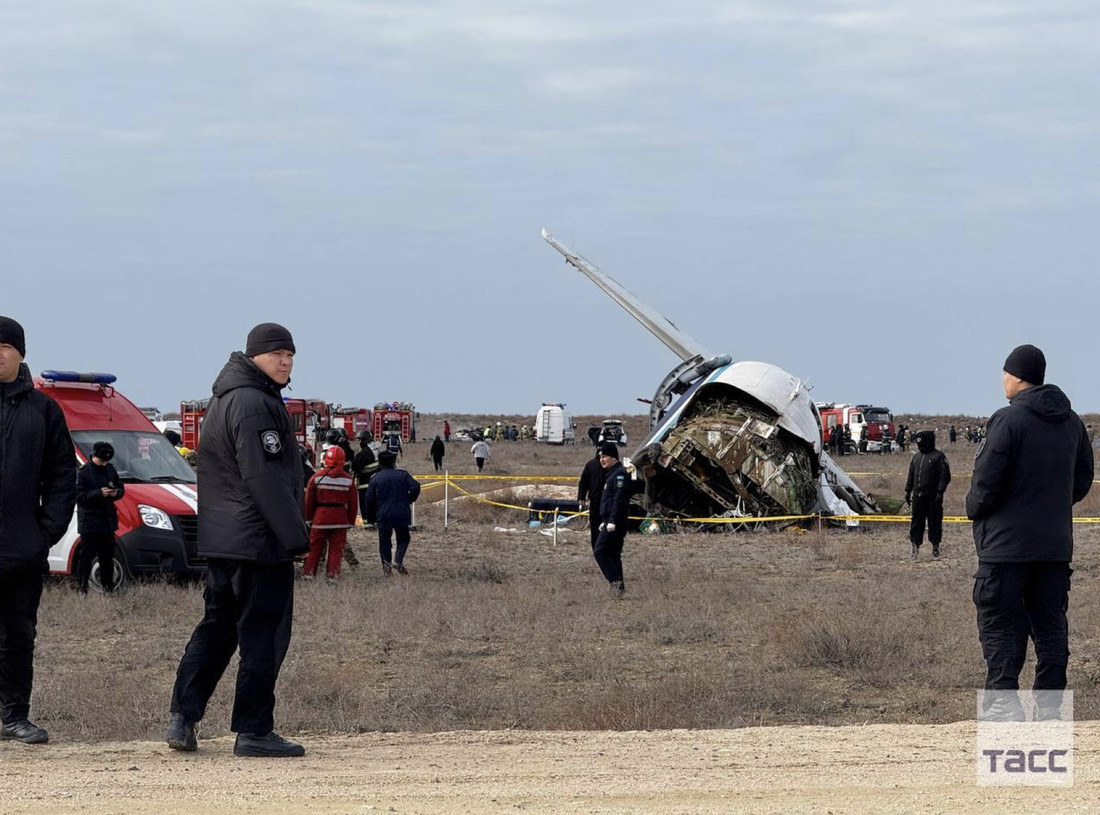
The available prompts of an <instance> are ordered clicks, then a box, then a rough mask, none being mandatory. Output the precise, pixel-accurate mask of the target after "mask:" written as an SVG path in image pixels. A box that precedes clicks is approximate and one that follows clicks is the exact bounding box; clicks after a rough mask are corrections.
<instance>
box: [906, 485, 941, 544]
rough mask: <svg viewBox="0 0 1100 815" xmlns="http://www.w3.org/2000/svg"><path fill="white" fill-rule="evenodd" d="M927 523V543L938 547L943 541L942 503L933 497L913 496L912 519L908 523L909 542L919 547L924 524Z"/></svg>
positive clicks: (922, 538)
mask: <svg viewBox="0 0 1100 815" xmlns="http://www.w3.org/2000/svg"><path fill="white" fill-rule="evenodd" d="M925 521H927V522H928V542H929V543H931V544H932V545H933V546H939V545H940V543H941V542H942V541H943V501H942V500H940V498H939V497H938V496H937V495H935V494H934V493H933V494H932V495H914V496H913V518H912V520H910V521H909V542H910V543H915V544H916V545H917V546H920V545H921V542H922V541H923V540H924V524H925Z"/></svg>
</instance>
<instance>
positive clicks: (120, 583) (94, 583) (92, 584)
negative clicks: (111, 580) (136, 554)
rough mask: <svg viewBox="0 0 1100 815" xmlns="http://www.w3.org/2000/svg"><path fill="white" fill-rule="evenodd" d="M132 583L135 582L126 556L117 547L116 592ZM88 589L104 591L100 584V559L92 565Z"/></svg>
mask: <svg viewBox="0 0 1100 815" xmlns="http://www.w3.org/2000/svg"><path fill="white" fill-rule="evenodd" d="M131 582H133V578H132V577H131V576H130V569H129V568H128V567H127V565H126V556H125V555H124V554H123V553H122V549H121V548H120V547H118V546H115V586H114V587H115V591H118V590H119V589H121V588H124V587H125V586H128V585H130V583H131ZM88 588H89V589H94V590H95V591H98V592H102V591H103V584H102V583H100V582H99V559H98V558H97V559H96V560H95V562H93V563H92V573H91V575H89V577H88Z"/></svg>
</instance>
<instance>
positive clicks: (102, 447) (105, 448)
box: [92, 441, 115, 461]
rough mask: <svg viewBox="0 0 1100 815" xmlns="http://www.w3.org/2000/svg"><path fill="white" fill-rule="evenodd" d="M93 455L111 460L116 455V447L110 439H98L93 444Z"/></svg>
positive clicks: (101, 459) (100, 458) (103, 459)
mask: <svg viewBox="0 0 1100 815" xmlns="http://www.w3.org/2000/svg"><path fill="white" fill-rule="evenodd" d="M92 455H93V456H95V457H96V458H98V459H99V460H100V461H110V460H111V459H113V458H114V457H115V448H114V447H113V446H112V445H111V443H110V442H109V441H97V442H96V443H95V444H93V445H92Z"/></svg>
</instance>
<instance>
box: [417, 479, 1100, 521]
mask: <svg viewBox="0 0 1100 815" xmlns="http://www.w3.org/2000/svg"><path fill="white" fill-rule="evenodd" d="M414 477H415V476H414ZM421 477H422V478H423V477H425V476H421ZM497 477H505V478H513V479H527V480H535V479H536V478H542V479H544V480H556V481H561V480H566V481H576V480H577V479H575V478H568V477H564V476H497ZM458 478H463V479H470V478H481V479H489V480H491V479H492V478H494V476H454V475H452V476H448V477H447V478H445V479H439V480H437V481H434V482H433V483H431V484H427V485H422V487H423V488H424V489H427V488H428V487H438V486H442V485H443V484H444V483H446V482H447V481H450V482H451V486H452V487H454V488H455V490H456V491H457V492H459V493H461V494H463V495H465V496H467V497H469V498H473V499H474V500H476V501H480V502H481V503H483V504H488V505H489V506H494V507H502V508H504V509H518V510H520V511H521V512H531V511H532V510H531V508H530V507H525V506H518V505H516V504H505V503H503V502H501V501H492V500H490V499H488V498H484V497H482V496H481V495H479V494H478V493H476V492H470V491H469V490H466V489H463V488H462V487H460V486H459V485H458V484H455V483H454V481H455V479H458ZM533 511H534V512H537V513H538V514H539V515H551V514H557V515H566V516H576V515H587V514H588V511H587V510H583V511H580V512H573V511H570V510H564V509H559V510H557V512H556V513H555V512H554V511H553V510H545V509H543V510H533ZM815 518H816V519H820V520H826V521H858V522H864V523H887V524H889V523H897V524H900V523H906V524H907V523H910V522H911V521H912V520H913V519H912V516H910V515H766V516H759V517H758V516H755V515H754V516H749V517H738V518H658V519H657V520H662V521H665V522H666V523H673V524H676V523H691V524H760V523H776V522H779V521H808V520H813V519H815ZM630 520H632V521H645V520H652V518H650V517H649V516H637V515H631V516H630ZM943 522H944V523H945V524H968V523H972V521H971V520H970V519H969V518H967V517H966V516H964V515H945V516H944V518H943ZM1073 523H1075V524H1095V523H1100V517H1097V518H1093V517H1080V518H1074V519H1073Z"/></svg>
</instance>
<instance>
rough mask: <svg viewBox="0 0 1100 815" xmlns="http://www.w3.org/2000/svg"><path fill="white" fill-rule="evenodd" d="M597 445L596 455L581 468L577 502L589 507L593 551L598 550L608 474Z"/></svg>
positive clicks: (589, 526)
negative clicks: (605, 477)
mask: <svg viewBox="0 0 1100 815" xmlns="http://www.w3.org/2000/svg"><path fill="white" fill-rule="evenodd" d="M602 444H603V442H600V444H598V445H596V455H595V456H593V457H592V458H590V459H589V460H588V463H587V464H585V465H584V469H583V470H581V478H580V482H579V483H578V484H577V503H578V504H579V505H580V508H581V509H582V510H583V509H584V508H585V507H586V506H587V507H588V534H589V536H590V537H591V538H592V551H593V552H595V551H596V539H597V538H599V536H600V521H601V520H602V519H601V517H600V501H601V500H603V480H604V476H605V475H606V474H607V473H606V471H605V470H604V468H603V465H602V464H601V463H600V461H601V459H600V445H602Z"/></svg>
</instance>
